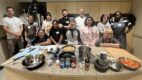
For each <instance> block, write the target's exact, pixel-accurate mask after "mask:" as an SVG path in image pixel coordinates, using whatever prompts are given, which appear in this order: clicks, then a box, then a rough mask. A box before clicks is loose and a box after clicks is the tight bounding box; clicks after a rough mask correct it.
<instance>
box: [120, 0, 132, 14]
mask: <svg viewBox="0 0 142 80" xmlns="http://www.w3.org/2000/svg"><path fill="white" fill-rule="evenodd" d="M131 5H132V2H121V4H120V7H121V12H122V13H129V12H130V11H131Z"/></svg>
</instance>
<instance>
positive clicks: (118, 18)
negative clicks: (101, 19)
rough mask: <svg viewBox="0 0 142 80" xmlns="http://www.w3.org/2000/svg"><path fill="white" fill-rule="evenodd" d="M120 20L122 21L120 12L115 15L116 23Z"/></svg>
mask: <svg viewBox="0 0 142 80" xmlns="http://www.w3.org/2000/svg"><path fill="white" fill-rule="evenodd" d="M120 19H121V13H120V12H116V13H115V21H116V22H119V20H120Z"/></svg>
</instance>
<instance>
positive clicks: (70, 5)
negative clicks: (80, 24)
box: [66, 2, 77, 13]
mask: <svg viewBox="0 0 142 80" xmlns="http://www.w3.org/2000/svg"><path fill="white" fill-rule="evenodd" d="M66 9H67V10H68V12H69V13H77V2H66Z"/></svg>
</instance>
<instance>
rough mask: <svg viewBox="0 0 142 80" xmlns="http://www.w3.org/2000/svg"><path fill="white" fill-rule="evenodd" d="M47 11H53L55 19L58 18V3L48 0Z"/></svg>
mask: <svg viewBox="0 0 142 80" xmlns="http://www.w3.org/2000/svg"><path fill="white" fill-rule="evenodd" d="M47 11H48V12H50V13H51V15H52V18H53V19H57V12H56V3H54V2H48V3H47Z"/></svg>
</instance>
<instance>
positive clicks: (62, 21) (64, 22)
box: [59, 9, 69, 44]
mask: <svg viewBox="0 0 142 80" xmlns="http://www.w3.org/2000/svg"><path fill="white" fill-rule="evenodd" d="M62 15H63V17H62V18H61V19H59V23H60V24H59V27H61V29H62V32H63V40H62V43H63V44H67V37H66V32H67V29H68V26H69V16H68V11H67V9H62Z"/></svg>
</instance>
